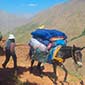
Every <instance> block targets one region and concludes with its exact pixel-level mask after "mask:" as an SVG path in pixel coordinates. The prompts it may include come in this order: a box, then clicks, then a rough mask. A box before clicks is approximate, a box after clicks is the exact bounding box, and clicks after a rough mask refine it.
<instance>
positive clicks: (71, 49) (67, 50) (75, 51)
mask: <svg viewBox="0 0 85 85" xmlns="http://www.w3.org/2000/svg"><path fill="white" fill-rule="evenodd" d="M84 48H85V47H82V48H80V47H76V46H75V45H73V46H64V47H61V49H60V50H59V52H60V53H61V54H62V59H63V61H64V62H65V60H66V59H68V58H72V59H73V60H74V63H75V64H76V65H78V67H82V53H81V51H82V50H83V49H84ZM32 51H33V48H31V49H30V51H29V56H30V58H31V56H32V53H33V52H32ZM34 61H35V60H33V59H32V58H31V68H32V66H33V64H34ZM51 61H52V63H51V64H52V65H53V71H54V83H56V81H57V73H56V68H57V66H60V67H61V68H62V69H63V70H64V71H65V77H64V82H66V80H67V75H68V71H67V69H66V68H65V66H64V64H63V62H59V61H57V60H55V59H53V60H51ZM41 63H42V62H38V67H40V65H41ZM47 63H48V62H47Z"/></svg>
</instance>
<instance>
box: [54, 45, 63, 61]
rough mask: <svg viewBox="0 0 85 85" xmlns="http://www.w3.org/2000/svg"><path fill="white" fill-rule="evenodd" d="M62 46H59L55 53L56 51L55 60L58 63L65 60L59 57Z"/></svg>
mask: <svg viewBox="0 0 85 85" xmlns="http://www.w3.org/2000/svg"><path fill="white" fill-rule="evenodd" d="M61 47H62V46H61V45H59V46H58V47H57V48H56V49H55V51H54V53H53V59H55V60H56V61H58V62H63V61H64V60H63V59H62V58H61V57H59V56H58V52H59V50H60V49H61Z"/></svg>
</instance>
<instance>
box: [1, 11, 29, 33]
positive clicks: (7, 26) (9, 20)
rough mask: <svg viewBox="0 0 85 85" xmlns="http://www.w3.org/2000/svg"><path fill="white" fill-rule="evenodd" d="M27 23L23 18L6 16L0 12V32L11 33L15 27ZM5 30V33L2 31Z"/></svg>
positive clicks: (12, 15)
mask: <svg viewBox="0 0 85 85" xmlns="http://www.w3.org/2000/svg"><path fill="white" fill-rule="evenodd" d="M27 22H28V19H25V18H24V17H20V16H16V15H14V14H8V13H6V12H4V11H1V10H0V31H1V32H2V33H3V34H5V33H7V32H9V31H10V32H11V31H12V30H14V29H15V28H16V27H19V26H22V25H24V24H26V23H27ZM4 30H5V31H4Z"/></svg>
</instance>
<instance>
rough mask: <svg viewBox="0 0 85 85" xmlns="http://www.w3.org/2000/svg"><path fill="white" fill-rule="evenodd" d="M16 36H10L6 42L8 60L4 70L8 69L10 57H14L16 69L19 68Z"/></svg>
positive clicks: (5, 62) (4, 64)
mask: <svg viewBox="0 0 85 85" xmlns="http://www.w3.org/2000/svg"><path fill="white" fill-rule="evenodd" d="M15 46H16V44H15V36H14V35H13V34H9V37H8V39H7V41H6V46H5V52H6V53H5V54H6V59H5V61H4V63H3V64H2V66H3V68H6V65H7V63H8V62H9V59H10V57H11V56H12V58H13V62H14V69H15V68H17V57H16V53H15Z"/></svg>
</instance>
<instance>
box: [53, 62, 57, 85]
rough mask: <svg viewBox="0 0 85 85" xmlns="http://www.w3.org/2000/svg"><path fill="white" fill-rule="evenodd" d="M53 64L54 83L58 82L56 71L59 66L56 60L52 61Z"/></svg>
mask: <svg viewBox="0 0 85 85" xmlns="http://www.w3.org/2000/svg"><path fill="white" fill-rule="evenodd" d="M52 65H53V71H54V75H53V77H54V84H56V80H57V73H56V68H57V64H56V63H55V62H53V63H52Z"/></svg>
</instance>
